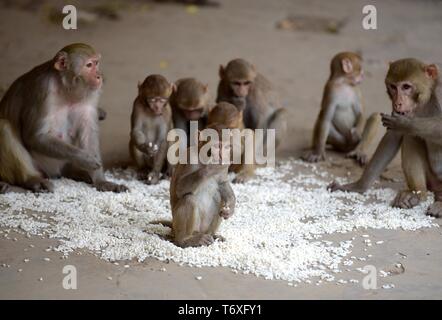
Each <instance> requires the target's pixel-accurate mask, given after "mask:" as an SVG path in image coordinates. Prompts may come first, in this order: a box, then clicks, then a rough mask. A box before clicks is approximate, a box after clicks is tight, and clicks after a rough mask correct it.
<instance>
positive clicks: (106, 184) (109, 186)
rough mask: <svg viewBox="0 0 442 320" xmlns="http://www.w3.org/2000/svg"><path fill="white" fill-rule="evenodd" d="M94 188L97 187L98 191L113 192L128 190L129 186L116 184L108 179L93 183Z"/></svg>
mask: <svg viewBox="0 0 442 320" xmlns="http://www.w3.org/2000/svg"><path fill="white" fill-rule="evenodd" d="M95 188H97V190H98V191H102V192H107V191H110V192H115V193H121V192H126V191H129V188H128V187H126V186H125V185H122V184H116V183H113V182H110V181H100V182H97V183H96V184H95Z"/></svg>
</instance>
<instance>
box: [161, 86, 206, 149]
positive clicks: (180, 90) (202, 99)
mask: <svg viewBox="0 0 442 320" xmlns="http://www.w3.org/2000/svg"><path fill="white" fill-rule="evenodd" d="M175 85H176V90H174V92H173V93H172V96H171V97H170V106H171V107H172V118H173V125H174V128H177V129H181V130H184V131H185V132H186V135H187V146H186V148H187V147H188V146H189V144H190V141H191V139H190V121H198V130H202V129H204V128H205V127H206V126H207V115H208V112H209V110H210V108H209V102H210V101H209V100H210V94H209V89H208V86H207V85H205V84H203V83H201V82H200V81H198V80H196V79H194V78H184V79H180V80H178V81H177V82H176V83H175Z"/></svg>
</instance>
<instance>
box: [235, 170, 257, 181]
mask: <svg viewBox="0 0 442 320" xmlns="http://www.w3.org/2000/svg"><path fill="white" fill-rule="evenodd" d="M252 177H253V176H252V175H250V174H247V173H241V172H240V173H238V174H237V175H236V177H235V179H233V181H232V182H233V183H246V182H247V181H249V180H250V179H252Z"/></svg>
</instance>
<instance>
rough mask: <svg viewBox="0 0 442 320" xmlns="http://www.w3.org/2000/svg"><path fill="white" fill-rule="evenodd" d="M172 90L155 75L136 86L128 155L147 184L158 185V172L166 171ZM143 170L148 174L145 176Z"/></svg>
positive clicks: (163, 80) (164, 79) (163, 79)
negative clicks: (136, 92)
mask: <svg viewBox="0 0 442 320" xmlns="http://www.w3.org/2000/svg"><path fill="white" fill-rule="evenodd" d="M173 90H174V85H173V84H170V83H169V82H168V81H167V80H166V78H165V77H163V76H161V75H156V74H154V75H150V76H148V77H147V78H146V79H145V80H144V82H143V83H139V84H138V96H137V97H136V98H135V101H134V103H133V111H132V115H131V134H130V142H129V152H130V155H131V157H132V159H133V161H134V162H135V164H136V165H137V168H138V169H140V170H142V174H141V178H142V179H144V180H146V183H147V184H157V183H158V182H159V180H160V175H161V171H162V170H163V169H165V168H167V161H166V156H167V147H168V142H167V133H168V132H169V130H171V129H172V111H171V109H170V105H169V98H170V96H171V94H172V91H173ZM145 170H148V171H149V172H147V175H146V172H145Z"/></svg>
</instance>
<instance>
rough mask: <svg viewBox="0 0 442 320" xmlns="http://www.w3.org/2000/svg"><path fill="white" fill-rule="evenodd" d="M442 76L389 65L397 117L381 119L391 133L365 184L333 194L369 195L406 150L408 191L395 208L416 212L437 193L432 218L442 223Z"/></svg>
mask: <svg viewBox="0 0 442 320" xmlns="http://www.w3.org/2000/svg"><path fill="white" fill-rule="evenodd" d="M438 82H439V71H438V68H437V66H436V65H434V64H429V65H427V64H424V63H422V62H421V61H418V60H416V59H402V60H397V61H395V62H393V63H391V64H390V67H389V70H388V73H387V76H386V78H385V85H386V87H387V93H388V95H389V97H390V99H391V102H392V107H393V112H392V115H384V114H383V115H382V122H383V124H384V126H385V127H387V129H388V130H387V133H386V134H385V135H384V137H383V138H382V140H381V142H380V143H379V145H378V147H377V149H376V152H375V153H374V155H373V158H372V159H371V160H370V162H369V163H368V164H367V167H366V168H365V170H364V172H363V174H362V176H361V178H360V179H359V180H358V181H356V182H353V183H349V184H346V185H340V184H338V183H336V182H332V183H331V184H330V185H329V189H330V190H331V191H336V190H342V191H354V192H360V193H362V192H365V191H366V190H367V189H368V188H369V187H370V186H371V184H372V183H373V181H374V180H375V179H377V178H378V177H379V175H380V174H381V173H382V171H383V170H384V169H385V167H386V166H387V165H388V164H389V163H390V162H391V161H392V159H393V158H394V156H395V155H396V153H397V152H398V150H399V149H400V148H402V169H403V171H404V175H405V178H406V181H407V185H408V189H406V190H403V191H400V192H398V194H397V196H396V198H395V199H394V201H393V206H394V207H399V208H412V207H414V206H416V205H418V204H419V203H420V202H421V201H422V200H424V199H425V198H426V196H427V190H430V191H433V192H434V195H435V200H436V201H435V202H434V203H433V204H432V205H431V206H430V207H429V208H428V211H427V214H428V215H431V216H434V217H442V125H441V122H442V109H441V106H440V103H439V100H438V97H437V94H436V91H435V89H436V86H437V85H438Z"/></svg>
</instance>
